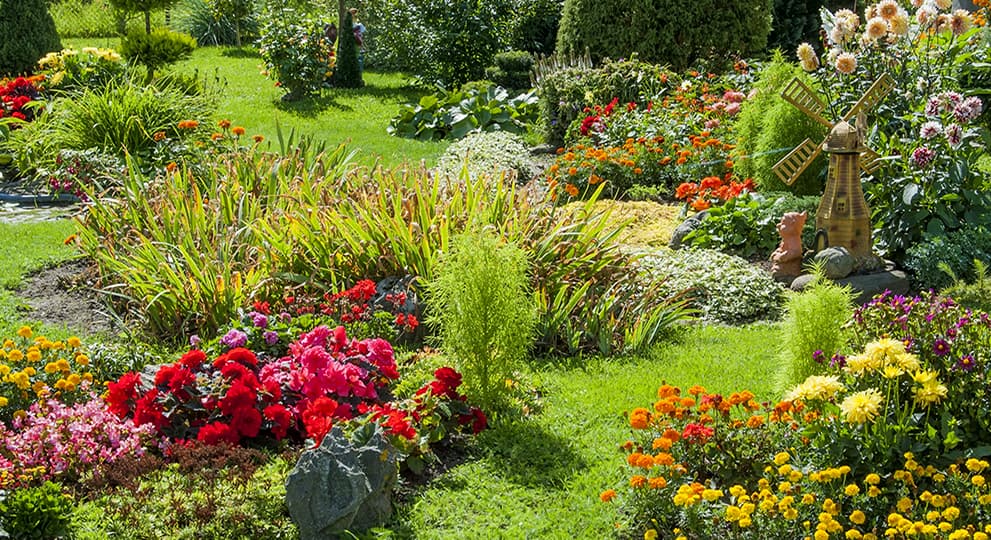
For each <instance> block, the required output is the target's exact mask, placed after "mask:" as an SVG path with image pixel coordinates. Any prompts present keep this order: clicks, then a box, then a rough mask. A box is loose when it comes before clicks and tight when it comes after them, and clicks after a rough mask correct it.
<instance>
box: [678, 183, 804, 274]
mask: <svg viewBox="0 0 991 540" xmlns="http://www.w3.org/2000/svg"><path fill="white" fill-rule="evenodd" d="M818 206H819V197H796V196H794V195H791V194H788V193H766V194H759V193H757V194H754V193H751V194H744V195H741V196H739V197H736V198H734V199H730V200H728V201H726V202H725V203H723V204H719V205H716V206H713V207H712V208H709V211H708V213H707V214H706V216H705V219H703V220H702V224H701V225H700V226H699V227H698V228H697V229H695V230H694V231H692V232H690V233H688V235H687V236H686V237H685V238H684V241H683V242H684V243H685V244H686V245H689V246H693V247H696V248H704V249H718V250H719V251H723V252H726V253H730V254H733V255H739V256H741V257H747V258H749V257H759V258H761V259H767V258H768V257H769V256H770V255H771V252H773V251H774V249H775V248H776V247H777V245H778V243H779V241H780V237H779V235H778V232H777V225H778V222H780V221H781V217H782V216H784V215H785V213H786V212H808V215H809V219H807V220H806V221H805V227H804V228H803V229H802V244H803V245H805V246H809V247H811V246H812V245H813V243H814V241H815V212H816V209H817V208H818Z"/></svg>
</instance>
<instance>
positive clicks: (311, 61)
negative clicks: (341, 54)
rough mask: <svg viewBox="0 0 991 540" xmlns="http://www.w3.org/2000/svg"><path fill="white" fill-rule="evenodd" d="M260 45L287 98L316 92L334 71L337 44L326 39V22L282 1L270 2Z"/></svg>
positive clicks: (299, 97) (272, 74)
mask: <svg viewBox="0 0 991 540" xmlns="http://www.w3.org/2000/svg"><path fill="white" fill-rule="evenodd" d="M259 45H260V46H261V55H262V58H263V59H264V60H265V65H266V67H267V69H268V72H269V76H271V77H273V78H274V79H275V80H276V81H278V82H277V84H278V85H279V86H281V87H282V89H283V90H285V91H286V92H287V93H286V95H285V96H284V97H283V99H284V100H286V101H292V100H297V99H302V98H305V97H306V96H308V95H310V94H312V93H313V92H316V91H317V90H319V89H320V87H321V85H322V84H323V82H324V80H325V79H326V78H327V76H328V75H330V74H331V73H332V71H331V69H332V64H331V57H332V56H333V50H332V48H331V47H332V46H333V44H332V43H327V41H326V39H325V38H324V31H323V23H322V22H321V21H320V20H319V19H317V18H316V17H312V16H308V15H304V14H302V13H300V12H297V11H295V10H293V9H289V8H286V7H284V6H283V5H282V3H281V2H274V1H270V2H269V4H268V13H267V17H266V18H265V19H264V20H263V22H262V28H261V40H260V41H259Z"/></svg>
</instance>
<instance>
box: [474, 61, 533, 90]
mask: <svg viewBox="0 0 991 540" xmlns="http://www.w3.org/2000/svg"><path fill="white" fill-rule="evenodd" d="M492 61H493V62H495V65H493V66H489V67H487V68H485V78H486V79H489V80H491V81H493V82H495V83H496V84H498V85H499V86H502V87H503V88H511V89H513V90H525V89H527V88H530V69H531V68H532V67H533V55H531V54H530V53H528V52H526V51H506V52H501V53H498V54H496V55H495V56H494V57H493V58H492Z"/></svg>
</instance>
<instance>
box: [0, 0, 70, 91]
mask: <svg viewBox="0 0 991 540" xmlns="http://www.w3.org/2000/svg"><path fill="white" fill-rule="evenodd" d="M0 35H2V36H3V40H2V41H0V73H4V74H12V75H19V74H22V73H30V72H31V71H33V70H34V66H35V63H37V62H38V59H39V58H41V57H42V56H44V55H45V53H49V52H52V51H57V50H59V49H61V48H62V44H61V42H60V41H59V35H58V32H57V31H56V29H55V21H54V20H53V19H52V16H51V14H49V13H48V2H47V1H46V0H3V1H2V2H0Z"/></svg>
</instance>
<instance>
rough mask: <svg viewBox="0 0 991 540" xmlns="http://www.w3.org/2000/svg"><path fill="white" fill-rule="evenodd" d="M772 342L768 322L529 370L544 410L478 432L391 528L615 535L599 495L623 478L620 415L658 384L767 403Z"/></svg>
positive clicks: (624, 434) (473, 534)
mask: <svg viewBox="0 0 991 540" xmlns="http://www.w3.org/2000/svg"><path fill="white" fill-rule="evenodd" d="M776 343H777V327H776V326H774V325H755V326H750V327H747V328H728V327H697V328H694V329H691V330H689V331H688V332H687V334H686V335H685V336H684V337H683V338H682V339H681V340H680V341H679V342H676V343H669V344H666V345H662V346H660V347H658V348H657V349H656V350H655V352H654V353H653V354H652V355H650V356H648V357H645V358H639V359H631V360H627V361H624V360H617V359H612V360H607V361H602V360H593V361H591V362H589V363H588V364H587V365H585V366H582V367H554V368H550V369H546V368H545V369H544V370H543V371H541V372H540V373H533V374H532V376H533V377H534V378H537V379H538V380H539V384H540V386H541V387H542V389H543V391H544V396H545V405H544V410H543V412H542V413H541V414H539V415H536V416H535V417H533V418H530V419H528V420H525V421H520V422H516V423H513V424H511V425H503V426H498V427H496V428H495V429H491V430H489V431H486V432H484V433H483V434H482V435H481V436H480V437H479V439H478V441H477V443H476V445H475V451H476V453H477V454H478V456H479V459H477V460H474V461H471V462H469V463H466V464H464V465H461V466H459V467H456V468H455V469H453V470H451V471H449V472H448V473H447V474H445V475H443V476H441V477H439V478H437V479H436V480H434V481H433V482H432V483H430V484H429V485H428V486H427V487H426V488H424V489H422V490H421V491H420V492H419V493H418V494H417V495H416V496H415V497H414V498H413V501H412V502H411V503H410V504H408V505H406V506H405V507H402V508H401V509H400V512H399V516H400V518H399V523H397V524H396V525H394V526H395V527H396V528H397V529H400V530H402V529H405V528H408V530H406V531H404V532H407V533H409V534H410V535H412V536H415V537H416V538H607V537H610V536H612V535H613V534H614V533H615V532H616V528H617V526H619V527H622V519H623V517H622V516H621V515H620V514H619V513H618V512H616V509H615V507H613V506H611V505H607V504H604V503H601V502H599V500H598V495H599V493H601V492H602V491H603V490H604V489H607V488H619V485H618V483H619V482H621V481H622V469H623V466H624V462H623V458H622V453H621V451H620V450H619V446H620V445H621V444H622V443H623V442H625V441H626V440H627V438H628V437H629V429H628V428H627V426H626V422H625V421H624V419H623V417H622V414H623V412H624V411H628V410H630V409H632V408H634V407H638V406H649V405H650V404H651V403H652V402H653V401H654V399H655V396H656V391H657V387H658V386H659V385H660V384H661V382H662V381H667V382H668V383H671V384H676V385H681V386H683V387H687V386H690V385H693V384H702V385H704V386H706V388H707V389H709V390H710V391H718V392H722V393H729V392H732V391H735V390H743V389H750V390H751V391H753V392H755V393H756V394H757V396H758V398H759V399H770V398H771V397H772V396H771V395H770V394H769V391H768V388H769V385H768V384H767V381H768V380H770V379H771V378H772V374H773V372H774V369H775V365H776V364H775V355H776V350H777V349H776V345H775V344H776Z"/></svg>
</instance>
